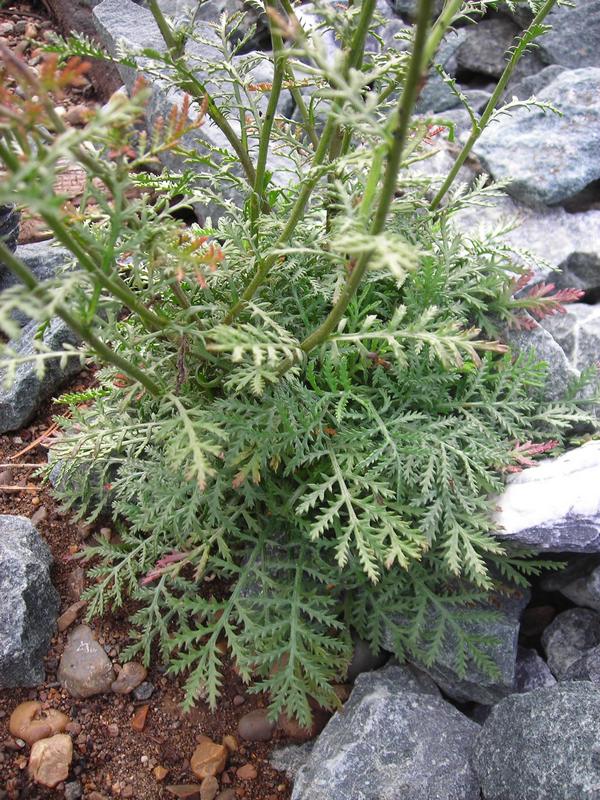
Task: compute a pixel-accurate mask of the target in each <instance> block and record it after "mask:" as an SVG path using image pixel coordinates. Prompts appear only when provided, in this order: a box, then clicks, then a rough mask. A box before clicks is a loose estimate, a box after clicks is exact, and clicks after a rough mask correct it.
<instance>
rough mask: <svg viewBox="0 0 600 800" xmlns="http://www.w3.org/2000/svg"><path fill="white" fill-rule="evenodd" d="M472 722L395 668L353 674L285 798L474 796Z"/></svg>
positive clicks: (448, 799)
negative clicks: (353, 679) (353, 680)
mask: <svg viewBox="0 0 600 800" xmlns="http://www.w3.org/2000/svg"><path fill="white" fill-rule="evenodd" d="M478 731H479V726H478V725H477V724H476V723H474V722H472V721H471V720H469V719H467V718H466V717H465V716H464V715H463V714H461V713H460V712H459V711H458V710H457V709H456V708H454V706H452V705H450V703H447V702H446V701H445V700H443V699H442V698H441V696H440V695H439V694H438V693H436V691H435V687H432V688H431V690H430V691H429V692H426V691H423V690H422V688H420V686H419V683H418V682H417V681H416V680H415V679H414V677H413V676H412V675H410V673H408V674H407V672H406V670H405V669H403V668H402V667H387V668H386V669H384V670H381V671H379V672H368V673H363V674H362V675H359V677H358V679H357V681H356V684H355V687H354V689H353V691H352V694H351V696H350V699H349V700H348V702H347V703H346V704H345V706H344V709H343V711H341V712H338V713H337V714H335V715H334V716H333V717H332V719H331V720H330V721H329V723H328V725H327V727H326V728H325V730H324V731H323V732H322V733H321V735H320V736H319V738H318V739H317V742H316V744H315V746H314V749H313V751H312V753H311V755H310V756H309V759H308V761H307V763H306V764H305V765H304V766H303V767H301V769H300V770H299V772H298V774H297V776H296V782H295V785H294V791H293V794H292V800H342V798H344V799H345V798H348V800H373V798H377V800H399V798H410V800H433V798H435V800H479V786H478V782H477V779H476V777H475V775H474V772H473V769H472V767H471V763H470V758H471V751H472V747H473V744H474V741H475V737H476V735H477V733H478Z"/></svg>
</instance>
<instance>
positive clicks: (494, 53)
mask: <svg viewBox="0 0 600 800" xmlns="http://www.w3.org/2000/svg"><path fill="white" fill-rule="evenodd" d="M520 33H521V28H520V26H519V25H517V24H516V23H515V22H513V21H512V20H511V19H509V18H508V17H503V16H494V17H491V18H489V19H484V20H481V21H480V22H478V23H477V25H473V26H472V27H471V28H470V29H469V30H468V32H467V36H466V38H465V40H464V42H463V43H462V44H461V45H460V47H459V48H458V52H457V54H456V56H457V64H458V70H459V73H460V72H467V73H476V74H478V75H485V76H486V77H488V78H494V79H497V78H499V77H500V76H501V75H502V73H503V72H504V68H505V67H506V53H507V51H508V50H509V48H510V47H511V46H512V45H513V44H514V42H515V39H516V37H517V36H518V35H519V34H520ZM542 66H543V64H542V63H541V61H540V60H539V58H537V57H536V55H535V54H534V53H532V52H528V53H525V55H524V56H523V58H521V60H520V61H519V63H518V65H517V68H516V70H515V73H516V75H515V77H516V78H517V79H518V78H521V77H525V76H527V75H529V74H531V73H535V72H538V71H539V70H540V69H542Z"/></svg>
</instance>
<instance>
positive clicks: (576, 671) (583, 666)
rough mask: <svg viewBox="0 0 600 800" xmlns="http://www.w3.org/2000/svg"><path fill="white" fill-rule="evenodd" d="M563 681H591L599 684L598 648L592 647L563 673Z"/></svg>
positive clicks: (599, 661)
mask: <svg viewBox="0 0 600 800" xmlns="http://www.w3.org/2000/svg"><path fill="white" fill-rule="evenodd" d="M563 680H565V681H591V682H592V683H596V684H599V683H600V646H598V647H592V649H591V650H586V652H585V653H584V654H583V655H582V656H581V658H578V659H577V661H574V662H573V663H572V664H571V666H570V667H568V668H567V670H566V671H565V674H564V677H563Z"/></svg>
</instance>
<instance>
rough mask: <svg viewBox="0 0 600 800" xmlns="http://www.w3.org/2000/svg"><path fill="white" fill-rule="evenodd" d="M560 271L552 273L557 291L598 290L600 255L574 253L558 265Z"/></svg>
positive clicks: (599, 283)
mask: <svg viewBox="0 0 600 800" xmlns="http://www.w3.org/2000/svg"><path fill="white" fill-rule="evenodd" d="M559 268H560V271H559V272H556V273H552V275H551V276H550V277H551V279H552V282H553V283H554V284H555V285H556V286H557V287H558V288H559V289H570V288H573V289H582V290H583V291H584V292H587V291H589V290H590V289H596V290H597V289H599V288H600V255H598V253H589V252H582V253H579V252H574V253H571V254H570V255H569V256H567V258H566V259H565V260H564V261H563V262H562V263H561V264H560V267H559Z"/></svg>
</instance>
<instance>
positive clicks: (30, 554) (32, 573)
mask: <svg viewBox="0 0 600 800" xmlns="http://www.w3.org/2000/svg"><path fill="white" fill-rule="evenodd" d="M51 563H52V556H51V555H50V550H49V549H48V546H47V544H46V543H45V542H44V541H43V540H42V539H41V538H40V536H39V534H38V532H37V531H36V529H35V528H34V527H33V525H32V524H31V522H30V521H29V520H28V519H26V518H25V517H14V516H10V515H1V516H0V597H1V598H2V602H0V689H7V688H10V687H13V686H35V685H36V684H38V683H41V682H42V681H43V680H44V656H45V655H46V652H47V650H48V647H49V645H50V640H51V639H52V636H53V634H54V630H55V624H56V617H57V614H58V606H59V597H58V592H57V591H56V589H55V588H54V586H53V585H52V582H51V580H50V565H51Z"/></svg>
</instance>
